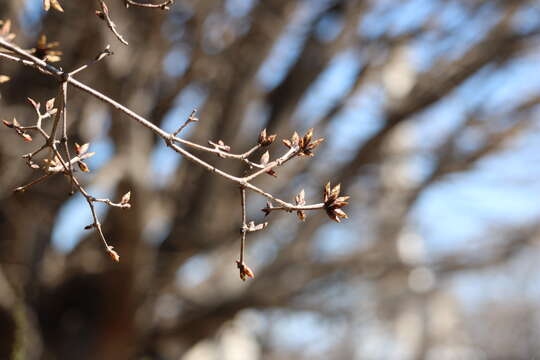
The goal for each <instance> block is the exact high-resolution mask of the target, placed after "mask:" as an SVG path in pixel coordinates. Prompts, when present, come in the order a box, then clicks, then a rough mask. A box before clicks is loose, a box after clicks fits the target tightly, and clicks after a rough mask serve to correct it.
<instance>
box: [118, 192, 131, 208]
mask: <svg viewBox="0 0 540 360" xmlns="http://www.w3.org/2000/svg"><path fill="white" fill-rule="evenodd" d="M130 199H131V191H128V192H127V193H125V194H124V195H123V196H122V200H120V204H122V205H125V204H129V200H130Z"/></svg>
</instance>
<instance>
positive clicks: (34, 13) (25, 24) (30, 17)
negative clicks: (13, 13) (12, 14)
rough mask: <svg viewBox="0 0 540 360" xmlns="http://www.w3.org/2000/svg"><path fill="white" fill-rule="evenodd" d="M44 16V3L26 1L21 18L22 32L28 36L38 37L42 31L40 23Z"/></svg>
mask: <svg viewBox="0 0 540 360" xmlns="http://www.w3.org/2000/svg"><path fill="white" fill-rule="evenodd" d="M44 14H45V11H44V10H43V2H42V1H36V0H26V1H25V2H24V8H23V11H22V12H21V14H20V16H19V24H20V26H21V28H22V30H23V31H24V32H25V33H26V34H28V35H37V34H38V33H39V32H40V31H41V26H40V22H41V19H42V18H43V15H44Z"/></svg>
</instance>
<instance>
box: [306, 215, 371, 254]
mask: <svg viewBox="0 0 540 360" xmlns="http://www.w3.org/2000/svg"><path fill="white" fill-rule="evenodd" d="M345 210H347V211H348V212H349V215H352V214H350V210H349V209H345ZM361 222H362V220H361V219H358V218H356V219H355V222H350V221H346V220H345V221H344V222H343V223H342V224H335V223H331V222H328V223H327V224H325V225H323V226H322V227H321V228H320V229H319V230H318V231H317V233H316V234H315V237H314V243H313V253H312V256H313V257H314V258H315V259H317V260H318V261H322V262H325V261H330V260H332V259H335V258H339V257H342V256H345V255H347V254H350V253H352V252H355V251H359V250H361V248H362V246H363V245H367V243H368V241H366V239H367V238H368V237H367V234H364V233H363V232H362V231H361V229H359V228H358V226H359V225H358V224H360V223H361Z"/></svg>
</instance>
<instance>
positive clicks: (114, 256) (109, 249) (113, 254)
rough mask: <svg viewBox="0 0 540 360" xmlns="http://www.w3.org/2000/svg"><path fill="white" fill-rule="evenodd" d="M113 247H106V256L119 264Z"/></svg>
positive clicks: (118, 256) (118, 258)
mask: <svg viewBox="0 0 540 360" xmlns="http://www.w3.org/2000/svg"><path fill="white" fill-rule="evenodd" d="M113 249H114V247H112V246H107V254H109V256H110V257H111V258H112V259H113V260H114V261H116V262H120V255H118V253H117V252H116V251H114V250H113Z"/></svg>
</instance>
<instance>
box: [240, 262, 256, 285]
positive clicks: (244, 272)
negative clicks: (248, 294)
mask: <svg viewBox="0 0 540 360" xmlns="http://www.w3.org/2000/svg"><path fill="white" fill-rule="evenodd" d="M236 266H237V267H238V269H239V270H240V279H242V281H246V279H247V278H248V277H249V278H252V279H253V278H254V277H255V275H254V274H253V271H252V270H251V269H250V268H249V266H247V265H246V264H244V263H240V261H238V260H236Z"/></svg>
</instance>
